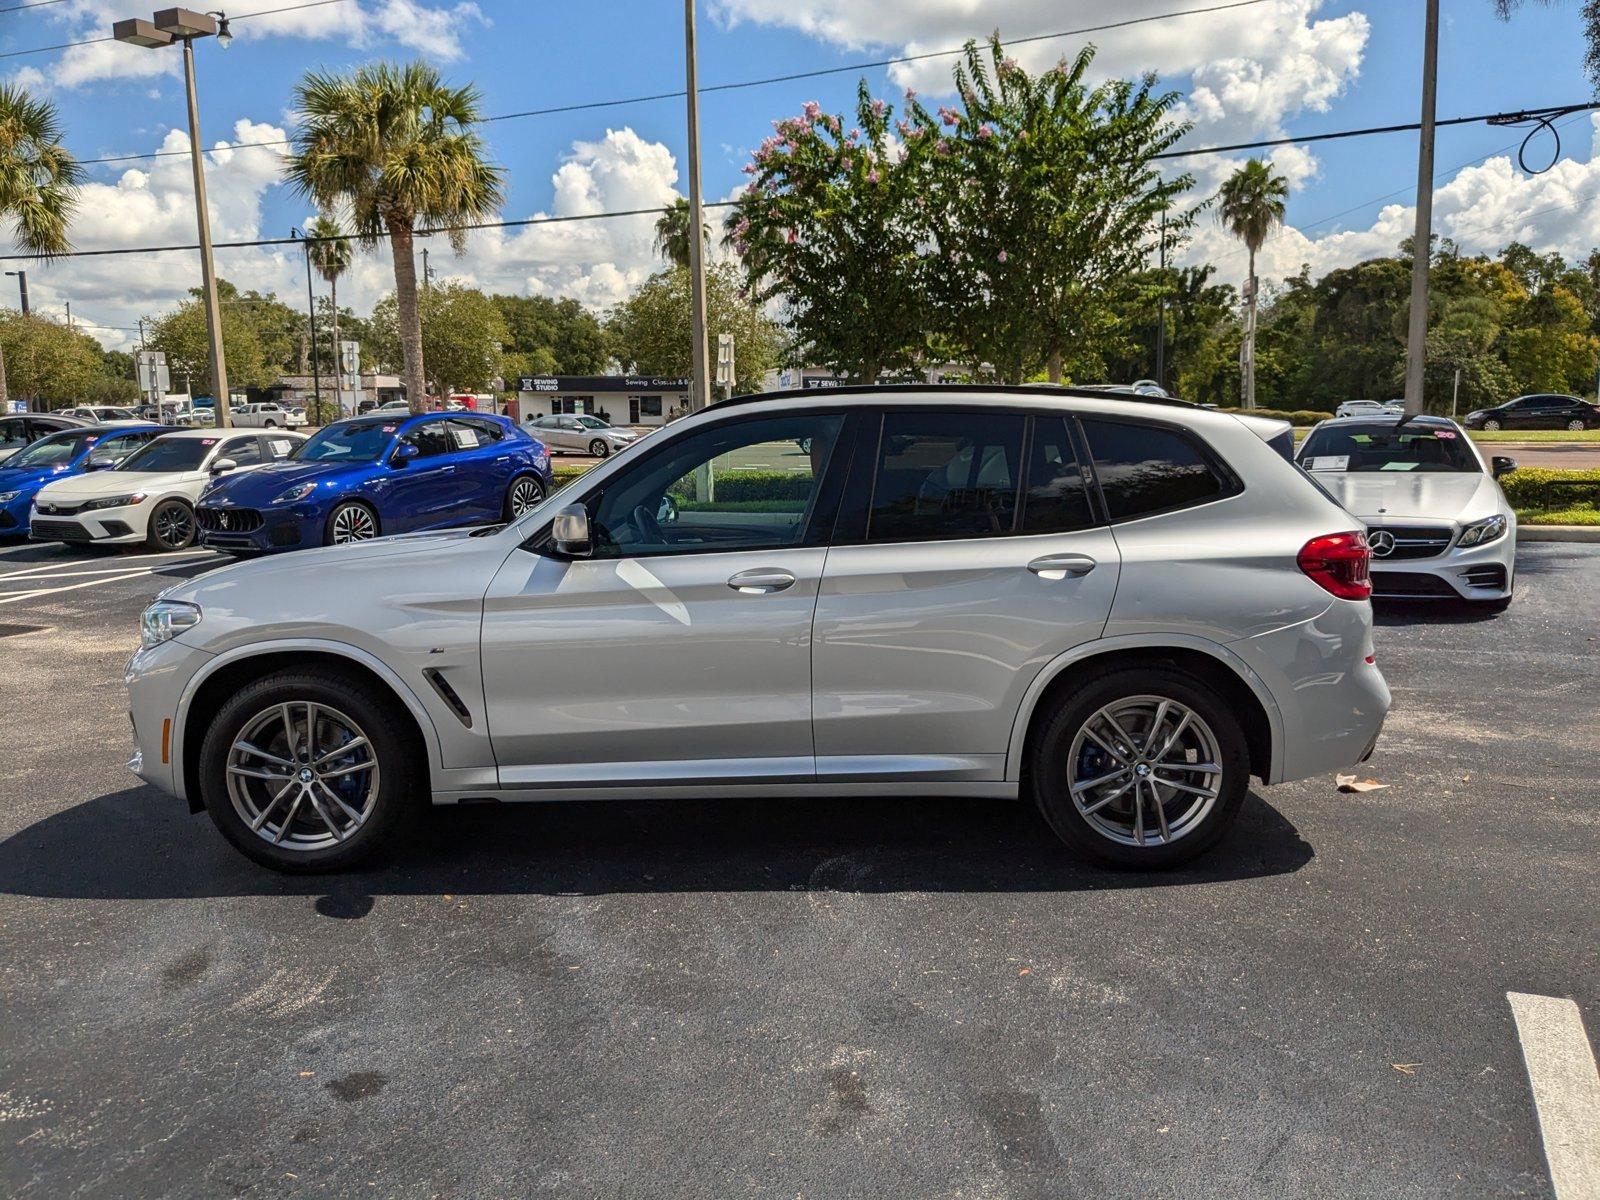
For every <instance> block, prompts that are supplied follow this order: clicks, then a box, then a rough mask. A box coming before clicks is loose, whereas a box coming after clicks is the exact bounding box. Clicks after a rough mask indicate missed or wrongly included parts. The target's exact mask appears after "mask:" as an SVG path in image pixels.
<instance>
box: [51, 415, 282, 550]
mask: <svg viewBox="0 0 1600 1200" xmlns="http://www.w3.org/2000/svg"><path fill="white" fill-rule="evenodd" d="M303 441H305V438H303V437H302V436H301V435H300V434H298V433H290V432H288V431H287V430H273V431H272V432H270V433H255V432H251V433H234V432H232V431H226V430H212V429H182V430H178V431H176V432H173V433H166V434H162V435H161V436H160V437H158V438H156V439H154V440H153V441H151V442H147V443H146V444H145V445H144V446H143V447H141V448H140V449H139V450H137V451H135V452H134V453H132V454H130V455H129V456H128V457H127V458H125V459H123V460H122V462H121V464H120V465H118V466H116V467H114V468H112V469H110V470H103V471H90V472H89V473H88V474H86V475H73V476H71V477H70V478H67V479H60V480H57V481H56V482H55V483H50V484H46V485H45V486H44V487H42V488H40V489H39V494H38V495H37V496H36V497H34V501H33V513H32V516H31V518H30V521H29V528H28V536H29V537H31V538H32V539H33V540H34V541H38V542H71V543H74V544H79V545H83V544H92V545H96V546H122V545H130V544H133V543H137V542H143V543H144V544H145V545H147V546H149V547H150V549H152V550H182V549H183V548H184V547H186V546H188V545H190V544H191V543H192V542H193V541H194V536H195V521H194V506H195V501H197V500H198V499H199V498H200V493H201V492H203V491H204V490H205V488H206V485H207V484H209V483H210V482H211V480H212V479H213V478H214V477H216V476H218V475H222V474H225V473H227V472H229V471H249V470H251V469H253V468H255V467H259V466H261V465H262V464H263V463H268V462H276V461H277V460H279V459H283V458H288V457H289V455H290V454H292V453H294V449H295V447H296V446H297V445H299V444H300V443H301V442H303Z"/></svg>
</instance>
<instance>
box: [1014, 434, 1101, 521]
mask: <svg viewBox="0 0 1600 1200" xmlns="http://www.w3.org/2000/svg"><path fill="white" fill-rule="evenodd" d="M1090 521H1091V518H1090V515H1089V489H1088V487H1087V486H1086V485H1085V484H1084V481H1083V472H1082V471H1081V470H1080V469H1079V467H1078V459H1077V456H1076V455H1075V454H1074V453H1073V450H1072V440H1071V438H1070V437H1068V435H1067V423H1066V421H1064V420H1062V419H1061V418H1059V417H1036V418H1035V419H1034V422H1033V446H1032V448H1031V450H1030V451H1029V454H1028V483H1027V493H1026V495H1025V498H1024V501H1023V508H1022V532H1024V533H1064V532H1066V531H1067V530H1071V529H1083V528H1086V527H1087V526H1088V525H1089V524H1090Z"/></svg>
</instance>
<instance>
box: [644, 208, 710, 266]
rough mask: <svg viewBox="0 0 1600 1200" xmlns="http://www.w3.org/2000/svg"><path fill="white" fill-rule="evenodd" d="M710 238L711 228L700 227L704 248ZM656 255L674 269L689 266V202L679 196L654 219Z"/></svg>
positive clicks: (708, 226) (703, 225)
mask: <svg viewBox="0 0 1600 1200" xmlns="http://www.w3.org/2000/svg"><path fill="white" fill-rule="evenodd" d="M710 237H711V226H710V225H706V224H703V223H702V225H701V226H700V243H701V246H702V247H704V245H705V243H706V242H707V241H708V240H709V239H710ZM656 253H657V254H659V255H660V256H661V257H662V258H664V259H666V260H667V262H668V263H670V264H671V265H672V266H674V267H687V266H688V265H689V202H688V201H687V200H685V199H684V198H683V197H682V196H679V197H678V198H677V199H676V200H674V201H673V202H672V203H671V204H670V205H668V206H667V207H666V208H664V209H663V210H662V211H661V215H660V216H659V217H657V218H656Z"/></svg>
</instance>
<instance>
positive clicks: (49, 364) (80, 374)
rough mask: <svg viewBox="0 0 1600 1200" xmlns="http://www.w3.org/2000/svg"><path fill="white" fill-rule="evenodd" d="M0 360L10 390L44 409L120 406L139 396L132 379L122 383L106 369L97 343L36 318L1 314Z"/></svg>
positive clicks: (54, 322)
mask: <svg viewBox="0 0 1600 1200" xmlns="http://www.w3.org/2000/svg"><path fill="white" fill-rule="evenodd" d="M0 355H3V356H4V359H5V362H6V365H7V369H8V371H9V372H10V376H11V390H12V391H13V392H14V393H16V394H17V395H19V396H26V397H27V398H28V399H29V400H30V401H35V402H37V403H39V404H41V405H43V406H44V407H46V408H63V407H67V406H69V405H74V404H85V403H101V404H113V403H116V404H120V403H123V402H126V401H128V400H131V399H133V398H134V396H135V395H136V394H137V392H138V385H137V384H135V383H134V382H133V381H132V380H131V379H119V378H118V377H117V376H116V375H115V374H114V372H113V370H111V369H109V368H108V364H107V362H106V358H105V355H104V354H103V353H102V351H101V349H100V343H99V342H97V341H95V339H94V338H92V337H90V336H89V335H88V334H86V333H81V332H78V331H76V330H71V329H68V328H67V326H66V325H64V324H61V323H59V322H57V321H54V320H52V319H51V318H49V317H45V316H41V315H39V314H37V313H35V314H33V315H31V316H27V317H24V316H23V315H22V314H21V313H19V312H16V311H15V310H12V309H6V310H3V311H0Z"/></svg>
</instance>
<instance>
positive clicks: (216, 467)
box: [211, 458, 239, 475]
mask: <svg viewBox="0 0 1600 1200" xmlns="http://www.w3.org/2000/svg"><path fill="white" fill-rule="evenodd" d="M238 469H239V464H238V463H237V462H235V461H234V460H233V459H231V458H219V459H217V461H216V462H214V463H212V464H211V473H212V474H213V475H224V474H226V473H227V472H229V471H236V470H238Z"/></svg>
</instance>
